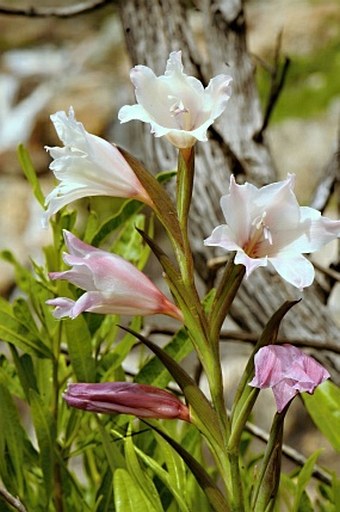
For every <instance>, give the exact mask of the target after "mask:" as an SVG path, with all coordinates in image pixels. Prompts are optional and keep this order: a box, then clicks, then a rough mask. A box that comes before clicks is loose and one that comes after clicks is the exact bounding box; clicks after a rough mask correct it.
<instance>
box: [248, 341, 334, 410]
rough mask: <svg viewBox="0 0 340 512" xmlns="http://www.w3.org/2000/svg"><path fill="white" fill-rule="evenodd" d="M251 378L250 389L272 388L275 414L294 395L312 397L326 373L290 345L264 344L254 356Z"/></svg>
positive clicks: (313, 360)
mask: <svg viewBox="0 0 340 512" xmlns="http://www.w3.org/2000/svg"><path fill="white" fill-rule="evenodd" d="M254 362H255V377H254V378H253V380H252V381H251V382H249V385H250V386H253V387H255V388H260V389H264V388H272V390H273V393H274V397H275V401H276V406H277V410H278V412H281V411H282V410H283V409H284V408H285V406H286V405H287V404H288V402H289V401H290V400H291V399H292V398H293V397H294V396H295V395H297V394H298V393H303V392H304V391H307V393H309V394H312V393H313V392H314V389H315V388H316V386H318V385H319V384H321V383H322V382H324V381H325V380H326V379H329V377H330V375H329V373H328V371H327V370H326V369H325V368H324V367H323V366H321V364H319V363H318V362H317V361H315V359H313V358H312V357H310V356H307V355H306V354H304V353H303V352H302V351H301V350H299V349H298V348H296V347H294V346H293V345H288V344H285V345H268V346H266V347H262V348H260V350H259V351H258V352H257V353H256V354H255V359H254Z"/></svg>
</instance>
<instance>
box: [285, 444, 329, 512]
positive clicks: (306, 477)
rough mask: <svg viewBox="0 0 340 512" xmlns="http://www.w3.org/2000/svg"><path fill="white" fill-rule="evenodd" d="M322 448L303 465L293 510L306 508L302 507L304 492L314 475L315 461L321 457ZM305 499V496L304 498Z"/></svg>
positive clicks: (294, 511) (298, 510)
mask: <svg viewBox="0 0 340 512" xmlns="http://www.w3.org/2000/svg"><path fill="white" fill-rule="evenodd" d="M321 452H322V450H317V451H316V452H315V453H313V454H312V455H311V456H310V457H309V458H308V459H307V460H306V462H305V464H304V465H303V467H302V469H301V471H300V472H299V476H298V478H297V484H296V488H295V496H294V504H293V508H292V512H300V511H301V512H302V510H305V507H303V508H302V507H301V503H302V498H303V493H304V492H305V490H306V487H307V485H308V483H309V481H310V479H311V477H312V473H313V469H314V466H315V463H316V461H317V458H318V457H319V455H320V453H321ZM304 501H305V498H304Z"/></svg>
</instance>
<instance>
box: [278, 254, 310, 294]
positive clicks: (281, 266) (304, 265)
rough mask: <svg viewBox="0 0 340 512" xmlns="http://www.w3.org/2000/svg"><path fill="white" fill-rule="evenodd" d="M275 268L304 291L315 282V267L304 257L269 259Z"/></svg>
mask: <svg viewBox="0 0 340 512" xmlns="http://www.w3.org/2000/svg"><path fill="white" fill-rule="evenodd" d="M268 260H269V261H270V263H271V264H272V265H273V267H274V268H275V270H276V272H278V274H280V276H281V277H282V278H283V279H285V280H286V281H287V282H288V283H290V284H292V285H293V286H296V287H297V288H299V290H302V289H303V288H305V287H306V286H310V285H311V284H312V282H313V280H314V275H315V272H314V267H313V265H312V264H311V262H310V261H309V260H307V258H305V257H304V256H302V255H299V254H298V255H296V256H292V257H291V258H289V257H287V256H282V257H279V256H278V257H277V258H268Z"/></svg>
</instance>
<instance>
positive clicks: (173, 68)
mask: <svg viewBox="0 0 340 512" xmlns="http://www.w3.org/2000/svg"><path fill="white" fill-rule="evenodd" d="M182 72H183V64H182V52H181V51H180V50H179V51H178V52H171V53H170V55H169V58H168V61H167V63H166V69H165V74H166V75H170V74H172V73H182Z"/></svg>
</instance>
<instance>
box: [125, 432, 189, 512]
mask: <svg viewBox="0 0 340 512" xmlns="http://www.w3.org/2000/svg"><path fill="white" fill-rule="evenodd" d="M159 439H162V438H161V437H160V436H157V441H158V440H159ZM134 449H135V450H136V453H137V454H138V456H139V457H140V458H141V459H142V460H143V462H144V463H145V464H146V465H147V466H148V467H149V468H150V469H151V470H152V471H153V473H154V474H155V475H156V476H157V477H158V478H159V479H160V480H161V481H162V482H163V483H164V485H166V487H167V488H168V489H169V491H170V492H171V494H172V495H173V496H174V498H175V500H176V503H177V505H178V510H180V511H181V512H190V509H189V507H188V505H187V503H186V502H185V499H184V497H183V495H185V494H186V492H185V491H186V488H185V485H184V484H182V485H180V486H178V485H176V482H174V480H173V478H172V477H171V475H170V473H169V472H168V471H166V470H165V469H163V468H162V466H161V465H160V464H159V463H158V462H157V461H156V460H155V458H152V457H149V456H148V455H146V454H145V453H144V452H143V451H142V450H140V449H139V448H138V447H137V446H135V447H134ZM167 449H168V451H170V450H171V451H172V454H174V450H172V449H171V447H170V446H169V445H167ZM167 453H168V452H167ZM176 455H177V454H176ZM166 462H167V463H168V461H167V460H166ZM181 463H182V461H181ZM176 510H177V509H176Z"/></svg>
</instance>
